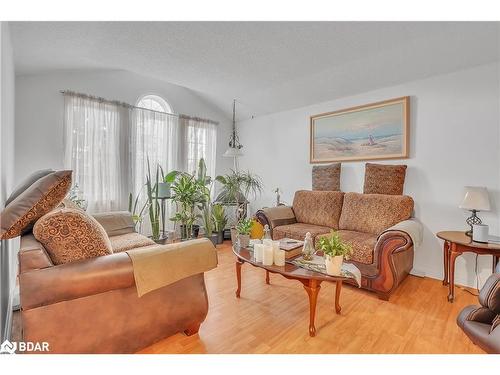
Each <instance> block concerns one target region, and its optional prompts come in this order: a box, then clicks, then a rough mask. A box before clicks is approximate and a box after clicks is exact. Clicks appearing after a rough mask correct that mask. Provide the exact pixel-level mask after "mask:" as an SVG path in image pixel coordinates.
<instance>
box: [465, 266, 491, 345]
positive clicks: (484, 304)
mask: <svg viewBox="0 0 500 375" xmlns="http://www.w3.org/2000/svg"><path fill="white" fill-rule="evenodd" d="M499 272H500V265H498V266H497V273H494V274H493V275H491V276H490V277H489V278H488V280H486V283H485V284H484V286H483V287H482V288H481V291H480V292H479V304H480V305H479V306H475V305H471V306H467V307H465V308H464V309H463V310H462V311H461V312H460V314H459V315H458V318H457V324H458V326H459V327H460V328H461V329H462V330H463V331H464V333H465V334H466V335H467V336H468V337H469V338H470V339H471V340H472V342H473V343H474V344H476V345H478V346H479V347H480V348H481V349H483V350H484V351H485V352H487V353H495V354H500V273H499Z"/></svg>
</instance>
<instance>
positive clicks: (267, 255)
mask: <svg viewBox="0 0 500 375" xmlns="http://www.w3.org/2000/svg"><path fill="white" fill-rule="evenodd" d="M273 261H274V255H273V247H272V246H267V245H264V253H263V256H262V263H263V264H264V266H272V265H273Z"/></svg>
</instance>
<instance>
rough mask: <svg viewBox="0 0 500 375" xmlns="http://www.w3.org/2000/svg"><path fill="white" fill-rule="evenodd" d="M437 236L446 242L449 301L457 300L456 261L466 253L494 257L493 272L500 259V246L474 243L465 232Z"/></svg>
mask: <svg viewBox="0 0 500 375" xmlns="http://www.w3.org/2000/svg"><path fill="white" fill-rule="evenodd" d="M436 236H437V237H438V238H440V239H442V240H444V246H443V255H444V279H443V285H448V288H449V294H448V301H449V302H453V300H454V299H455V260H456V259H457V257H458V256H459V255H462V254H463V253H465V252H470V253H475V254H479V255H493V272H495V267H496V265H497V263H498V261H499V259H500V245H497V244H492V243H480V242H474V241H472V238H470V237H469V236H467V235H466V234H465V232H459V231H445V232H438V233H437V234H436Z"/></svg>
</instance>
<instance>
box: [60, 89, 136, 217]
mask: <svg viewBox="0 0 500 375" xmlns="http://www.w3.org/2000/svg"><path fill="white" fill-rule="evenodd" d="M64 100H65V105H64V108H65V113H64V123H65V126H64V129H65V133H64V136H65V156H64V165H65V168H68V169H72V170H73V184H78V185H79V187H80V189H81V190H82V191H83V193H84V197H85V199H86V200H87V201H88V210H89V212H102V211H112V210H121V209H125V208H126V207H125V204H126V196H125V191H124V174H123V170H124V168H125V165H124V164H123V163H124V162H126V160H124V158H123V156H124V152H123V149H122V142H121V141H120V140H121V139H123V137H125V136H126V135H125V134H124V131H125V130H126V124H127V123H128V119H127V117H128V109H126V108H125V107H122V106H120V105H117V104H112V103H107V102H102V101H100V100H99V99H96V98H91V97H85V96H78V95H65V96H64Z"/></svg>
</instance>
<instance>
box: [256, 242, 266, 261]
mask: <svg viewBox="0 0 500 375" xmlns="http://www.w3.org/2000/svg"><path fill="white" fill-rule="evenodd" d="M263 255H264V245H263V244H261V243H256V244H255V245H253V256H254V257H255V261H256V262H262V257H263Z"/></svg>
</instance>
